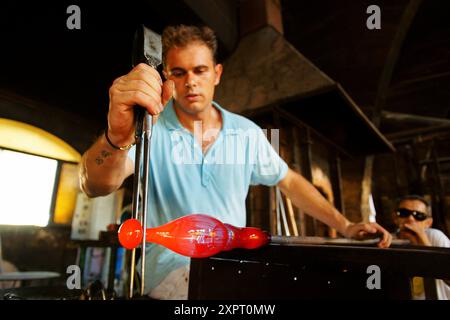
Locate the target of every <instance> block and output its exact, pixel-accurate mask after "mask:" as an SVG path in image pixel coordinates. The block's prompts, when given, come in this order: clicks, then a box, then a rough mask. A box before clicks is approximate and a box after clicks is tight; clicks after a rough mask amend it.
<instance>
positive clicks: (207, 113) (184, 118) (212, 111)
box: [174, 103, 222, 133]
mask: <svg viewBox="0 0 450 320" xmlns="http://www.w3.org/2000/svg"><path fill="white" fill-rule="evenodd" d="M174 110H175V113H176V115H177V117H178V121H180V123H181V125H182V126H183V127H185V128H186V129H187V130H189V131H190V132H192V133H194V130H196V126H199V125H201V128H202V131H203V132H206V131H207V130H210V129H218V130H220V129H221V127H222V116H221V113H220V111H219V110H217V108H216V107H214V106H213V105H212V104H211V105H210V106H209V107H207V108H205V110H203V111H202V112H199V113H195V114H192V113H187V112H185V111H183V110H182V109H181V108H180V107H179V106H177V105H176V103H174ZM197 128H198V127H197Z"/></svg>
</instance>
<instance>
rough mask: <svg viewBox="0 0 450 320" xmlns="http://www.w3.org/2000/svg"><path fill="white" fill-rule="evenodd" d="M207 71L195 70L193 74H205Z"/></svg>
mask: <svg viewBox="0 0 450 320" xmlns="http://www.w3.org/2000/svg"><path fill="white" fill-rule="evenodd" d="M206 71H207V69H203V68H202V69H197V70H195V73H196V74H203V73H205V72H206Z"/></svg>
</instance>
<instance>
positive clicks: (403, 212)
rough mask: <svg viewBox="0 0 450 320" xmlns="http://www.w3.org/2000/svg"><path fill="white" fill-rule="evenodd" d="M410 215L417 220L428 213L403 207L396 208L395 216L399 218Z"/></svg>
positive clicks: (422, 218)
mask: <svg viewBox="0 0 450 320" xmlns="http://www.w3.org/2000/svg"><path fill="white" fill-rule="evenodd" d="M410 215H413V217H414V219H416V220H417V221H423V220H425V219H426V218H428V215H427V214H426V213H423V212H420V211H416V210H409V209H405V208H400V209H397V216H398V217H400V218H408V217H409V216H410Z"/></svg>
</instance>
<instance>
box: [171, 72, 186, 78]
mask: <svg viewBox="0 0 450 320" xmlns="http://www.w3.org/2000/svg"><path fill="white" fill-rule="evenodd" d="M183 75H184V72H183V71H172V76H174V77H177V78H179V77H182V76H183Z"/></svg>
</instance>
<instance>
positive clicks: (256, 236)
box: [119, 214, 270, 258]
mask: <svg viewBox="0 0 450 320" xmlns="http://www.w3.org/2000/svg"><path fill="white" fill-rule="evenodd" d="M142 234H143V230H142V226H141V223H140V222H139V221H138V220H135V219H129V220H127V221H125V222H124V223H123V224H122V225H121V226H120V228H119V242H120V244H121V245H122V246H123V247H125V248H127V249H133V248H136V247H137V246H138V245H139V244H140V243H141V241H142ZM269 240H270V235H269V234H268V233H267V232H265V231H262V230H261V229H258V228H249V227H246V228H238V227H235V226H232V225H230V224H226V223H222V222H220V221H219V220H217V219H215V218H213V217H210V216H208V215H204V214H191V215H188V216H184V217H181V218H178V219H176V220H173V221H171V222H169V223H166V224H165V225H162V226H160V227H156V228H147V230H146V242H153V243H157V244H160V245H162V246H164V247H166V248H168V249H170V250H172V251H175V252H177V253H179V254H181V255H184V256H188V257H192V258H205V257H209V256H212V255H215V254H217V253H219V252H221V251H227V250H231V249H234V248H245V249H255V248H259V247H261V246H264V245H266V244H267V243H268V242H269Z"/></svg>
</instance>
